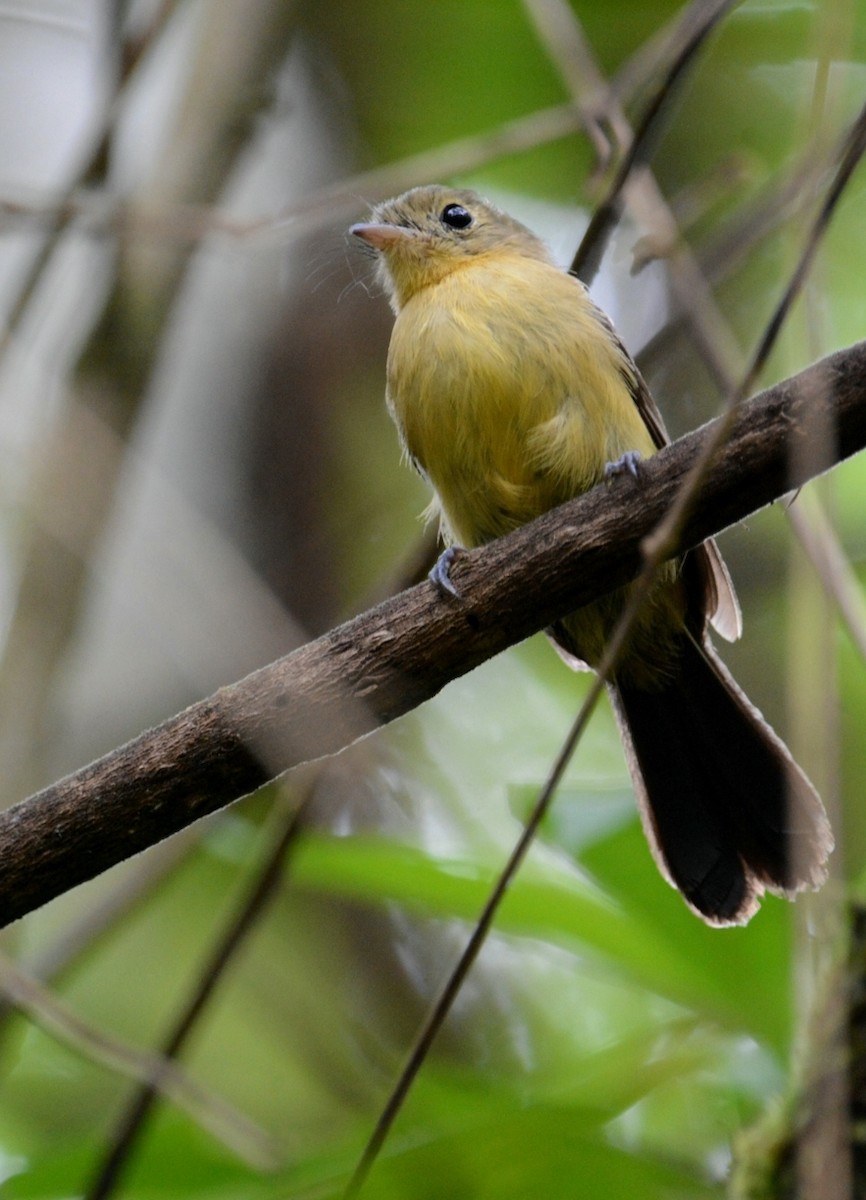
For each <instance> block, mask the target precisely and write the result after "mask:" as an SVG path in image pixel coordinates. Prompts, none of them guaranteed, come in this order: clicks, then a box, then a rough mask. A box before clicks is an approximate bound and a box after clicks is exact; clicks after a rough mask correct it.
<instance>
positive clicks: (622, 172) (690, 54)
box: [569, 0, 736, 284]
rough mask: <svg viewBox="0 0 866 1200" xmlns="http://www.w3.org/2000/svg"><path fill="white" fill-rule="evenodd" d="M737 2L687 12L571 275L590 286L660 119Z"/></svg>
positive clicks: (724, 0)
mask: <svg viewBox="0 0 866 1200" xmlns="http://www.w3.org/2000/svg"><path fill="white" fill-rule="evenodd" d="M734 3H736V0H698V2H697V3H695V4H692V5H690V6H689V8H688V9H687V11H686V15H685V17H684V19H683V23H682V27H681V30H680V32H681V33H682V32H683V31H685V30H688V34H687V36H686V38H685V41H684V43H683V46H682V48H681V49H680V50H679V52H678V54H677V55H676V57H675V58H674V61H673V62H672V63H671V64H670V66H669V68H668V70H667V71H665V72H664V75H663V78H662V80H661V82H660V83H659V85H658V87H657V88H656V90H655V92H654V94H653V95H652V97H651V98H650V101H649V103H648V104H647V106H646V110H645V112H644V115H643V119H642V120H641V123H640V126H639V127H638V129H637V130H636V132H635V136H634V140H633V141H632V143H631V145H630V146H629V148H628V150H627V152H626V154H625V155H624V156H623V159H622V161H621V162H620V164H619V166H618V168H617V171H616V175H615V176H614V179H613V182H612V183H611V186H610V190H609V192H608V195H607V197H606V198H605V199H604V201H603V202H602V203H601V204H600V205H599V206H598V208H597V209H596V210H595V212H594V213H593V214H592V220H591V221H590V223H589V225H588V226H587V229H586V233H585V234H584V235H583V238H582V240H581V243H580V245H579V246H578V248H577V252H576V254H575V256H574V259H573V260H572V263H571V266H570V267H569V271H570V273H571V274H572V275H576V276H577V278H578V279H582V280H583V282H584V283H586V284H589V283H591V282H592V280H593V279H594V278H595V275H596V272H597V271H598V268H599V264H600V263H601V258H602V255H603V254H604V249H605V246H606V245H607V243H608V240H609V238H610V235H611V233H613V230H614V228H615V227H616V225H617V224H618V223H619V219H620V217H621V216H622V209H623V205H624V203H625V197H624V189H625V186H626V183H627V182H628V181H629V179H630V177H631V175H632V174H633V172H634V171H635V169H636V168H637V167H639V166H641V165H642V164H643V163H645V162H647V161H648V159H649V157H650V155H651V154H652V151H653V150H654V148H655V143H656V140H657V138H658V136H659V133H660V126H661V118H662V117H664V116H665V115H666V111H667V107H668V105H669V104H670V102H671V101H672V100H673V98H674V96H675V95H676V92H677V85H678V84H679V83H681V82H682V81H683V79H684V78H685V73H686V69H687V68H688V67H689V66H690V65H691V63H692V59H693V58H694V56H695V54H697V52H698V51H699V50H700V49H701V47H702V46H703V44H704V42H705V41H706V39H707V38H708V37H709V35H710V34H711V33H712V31H713V30H714V29H715V28H716V26H717V25H718V23H719V22H720V21H721V20H722V18H723V17H724V16H725V15H726V14H727V12H728V10H729V9H730V8H732V7H733V5H734Z"/></svg>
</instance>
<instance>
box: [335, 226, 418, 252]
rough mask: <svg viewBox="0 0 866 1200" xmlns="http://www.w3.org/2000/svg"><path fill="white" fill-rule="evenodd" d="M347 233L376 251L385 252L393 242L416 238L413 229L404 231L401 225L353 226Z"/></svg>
mask: <svg viewBox="0 0 866 1200" xmlns="http://www.w3.org/2000/svg"><path fill="white" fill-rule="evenodd" d="M349 233H351V234H354V236H355V237H359V238H360V239H361V241H362V242H367V243H368V245H370V246H373V247H374V249H376V250H386V249H387V248H388V247H389V246H393V245H394V243H395V242H402V241H404V239H406V238H412V237H415V236H416V231H415V230H414V229H406V228H405V227H404V226H402V225H373V224H371V225H363V224H362V225H353V226H352V227H351V228H350V230H349Z"/></svg>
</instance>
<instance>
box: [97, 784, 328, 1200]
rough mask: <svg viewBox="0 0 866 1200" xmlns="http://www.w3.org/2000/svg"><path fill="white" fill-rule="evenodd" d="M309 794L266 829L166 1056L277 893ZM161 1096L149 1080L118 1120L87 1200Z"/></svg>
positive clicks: (104, 1190) (116, 1174)
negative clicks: (260, 853) (263, 845)
mask: <svg viewBox="0 0 866 1200" xmlns="http://www.w3.org/2000/svg"><path fill="white" fill-rule="evenodd" d="M309 795H310V791H309V789H307V790H305V791H304V793H303V794H302V795H301V797H300V799H297V798H296V797H294V796H293V797H292V800H291V802H290V803H289V804H288V805H280V806H279V808H278V811H277V813H276V815H275V817H274V819H273V820H272V821H271V823H270V826H271V827H269V828H268V830H267V831H266V840H267V843H268V847H267V851H266V853H265V855H264V857H263V859H262V862H261V864H260V865H259V867H258V870H257V871H256V874H255V877H254V879H253V881H252V884H251V886H250V887H249V889H248V891H247V895H246V896H245V897H244V898H243V899H242V900H241V902H240V903H239V904H238V906H237V910H236V912H235V913H234V914H233V916H232V918H231V919H230V921H229V922H228V925H227V926H226V928H225V929H224V930H223V931H222V933H221V934H220V936H219V937H218V938H217V940H216V942H215V943H214V945H213V948H212V950H211V954H210V956H209V958H208V960H207V962H206V963H205V965H204V967H203V969H202V971H201V972H200V974H199V977H198V979H197V980H196V982H195V984H194V986H193V988H192V990H191V992H190V994H189V997H188V999H187V1002H186V1004H185V1005H184V1006H183V1008H182V1009H181V1011H180V1013H179V1014H178V1016H177V1019H176V1020H175V1023H174V1026H173V1028H172V1029H171V1031H170V1033H169V1034H168V1036H167V1037H166V1039H165V1041H164V1043H163V1045H162V1047H161V1050H160V1056H161V1059H162V1060H166V1061H173V1060H174V1059H176V1058H177V1057H178V1055H179V1054H180V1052H181V1050H182V1049H183V1046H184V1044H185V1042H186V1040H187V1038H188V1037H189V1035H190V1033H191V1032H192V1030H193V1029H194V1027H195V1025H196V1023H197V1022H198V1019H199V1017H200V1016H201V1014H202V1012H203V1011H204V1008H205V1005H206V1004H207V1002H208V1001H209V1000H210V999H211V997H212V996H213V994H214V991H215V990H216V987H217V984H218V983H219V982H220V981H221V980H222V978H223V976H224V975H225V972H226V970H227V969H228V967H229V966H230V965H231V963H232V962H233V961H234V959H235V957H236V955H237V952H238V950H239V949H240V948H241V946H242V945H243V943H244V941H245V940H246V938H247V937H248V935H249V934H250V932H251V931H252V929H253V927H254V926H255V924H256V922H257V921H258V919H259V918H260V917H261V915H262V913H263V911H264V909H265V907H266V905H267V904H268V902H269V901H270V900H271V899H272V897H273V896H274V893H275V892H276V889H277V887H278V886H279V884H280V882H281V880H282V877H283V873H284V871H285V865H286V861H285V860H286V854H287V852H288V850H289V847H290V846H291V845H292V844H293V843H294V842H295V840H296V839H297V836H298V834H299V832H300V829H301V817H302V815H303V811H304V808H305V806H306V803H307V801H308V799H309ZM158 1098H159V1095H158V1092H157V1091H156V1089H155V1088H154V1087H153V1086H152V1085H151V1084H150V1083H149V1082H148V1081H146V1082H145V1083H144V1085H143V1086H142V1087H141V1088H140V1089H139V1090H138V1092H137V1093H136V1094H135V1095H134V1096H133V1097H132V1099H131V1101H130V1103H129V1105H128V1107H127V1109H126V1111H125V1113H124V1114H123V1116H122V1117H121V1119H120V1121H119V1122H118V1125H117V1128H116V1130H115V1132H114V1134H113V1136H112V1138H111V1142H110V1144H109V1147H108V1150H107V1153H106V1154H105V1157H104V1158H103V1160H102V1162H101V1163H100V1164H99V1166H98V1167H97V1169H96V1172H95V1174H94V1177H93V1180H92V1182H91V1184H90V1186H89V1187H88V1188H87V1190H86V1192H85V1193H84V1195H85V1198H86V1200H106V1197H108V1196H110V1195H112V1194H113V1193H114V1192H115V1191H116V1189H117V1186H118V1184H119V1183H120V1180H121V1177H122V1175H123V1172H124V1169H125V1167H126V1166H127V1165H128V1163H129V1159H130V1156H131V1154H132V1152H133V1150H134V1149H135V1146H136V1144H137V1142H138V1140H139V1138H140V1136H141V1133H142V1130H143V1127H144V1125H145V1122H146V1121H147V1118H148V1116H149V1115H150V1112H151V1110H152V1109H153V1107H154V1105H155V1103H156V1101H157V1099H158Z"/></svg>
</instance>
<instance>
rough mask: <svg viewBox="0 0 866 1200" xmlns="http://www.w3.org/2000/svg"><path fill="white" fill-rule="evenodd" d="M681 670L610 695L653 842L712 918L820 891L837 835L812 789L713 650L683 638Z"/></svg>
mask: <svg viewBox="0 0 866 1200" xmlns="http://www.w3.org/2000/svg"><path fill="white" fill-rule="evenodd" d="M677 667H678V669H677V673H676V675H675V676H674V677H673V678H671V679H670V680H669V681H667V682H665V683H664V684H663V685H662V686H661V687H659V688H657V689H653V690H644V689H639V688H636V687H634V686H633V685H629V684H628V683H627V682H625V681H619V680H618V681H617V682H616V683H615V684H614V685H613V686H612V687H611V694H612V699H613V702H614V708H615V710H616V713H617V717H618V720H619V723H620V728H621V731H622V735H623V741H624V742H625V745H626V749H627V752H628V755H629V764H630V767H631V771H632V776H633V779H634V783H635V789H636V791H637V794H638V799H639V801H640V805H641V812H642V817H643V822H644V828H645V829H646V833H647V837H648V839H649V842H650V846H651V847H652V849H653V853H654V855H655V857H656V860H657V861H658V863H659V866H660V868H661V870H662V872H663V874H664V875H665V876H666V877H667V878H668V879H669V880H670V882H671V883H672V884H674V886H675V887H677V888H679V889H680V891H681V892H682V893H683V895H684V897H685V899H686V900H687V902H688V903H689V904H690V905H691V906H692V908H694V909H695V910H696V911H697V912H698V913H699V914H700V915H701V916H702V917H703V918H704V919H705V920H706V921H708V922H710V923H712V924H716V925H732V924H743V923H745V922H746V921H748V919H749V918H750V917H751V916H752V915H753V913H754V912H755V910H756V909H757V908H758V906H759V903H760V899H761V896H762V895H763V893H764V891H765V890H769V891H773V892H778V893H781V894H783V895H786V896H793V895H794V894H795V893H796V892H798V891H801V890H802V889H803V888H807V887H811V888H815V887H819V886H820V884H821V883H822V882H823V881H824V879H825V878H826V866H825V863H826V859H827V857H828V855H829V853H830V851H831V850H832V848H833V837H832V834H831V832H830V826H829V823H828V821H827V817H826V815H825V813H824V809H823V806H822V804H821V801H820V799H819V798H818V795H817V793H816V792H815V789H814V788H813V787H812V784H811V783H810V782H809V780H808V779H807V778H806V776H805V775H804V774H803V772H802V771H801V770H800V768H799V767H798V766H797V764H796V763H795V762H794V760H793V758H792V757H791V755H790V753H789V752H788V750H787V748H786V746H785V745H784V743H783V742H782V741H781V740H780V739H779V738H778V737H777V736H776V734H775V733H774V732H773V730H772V729H771V728H770V726H769V725H768V724H767V722H766V721H765V720H764V719H763V717H762V716H761V714H760V713H759V712H758V710H757V709H756V708H754V707H753V706H752V705H751V704H750V702H749V701H748V699H747V698H746V696H745V695H744V694H743V692H742V691H741V690H740V689H739V688H738V687H737V685H736V683H735V682H734V680H733V679H732V678H731V676H730V674H729V673H728V671H727V670H726V668H725V667H724V666H723V664H722V663H721V662H720V660H719V659H718V658H717V656H716V654H715V652H714V650H713V649H712V647H711V646H710V645H709V643H706V644H704V645H703V646H699V645H698V644H697V643H696V642H695V641H693V640H692V639H691V637H690V636H689V635H688V634H684V636H683V640H682V644H681V653H680V655H679V657H678V661H677Z"/></svg>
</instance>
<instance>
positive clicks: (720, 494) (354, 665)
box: [0, 342, 866, 924]
mask: <svg viewBox="0 0 866 1200" xmlns="http://www.w3.org/2000/svg"><path fill="white" fill-rule="evenodd" d="M816 411H821V412H823V413H824V416H825V419H826V421H827V423H828V425H829V427H831V428H834V429H835V430H836V439H837V440H836V456H835V457H836V461H839V460H841V459H843V458H847V457H848V456H849V455H851V454H854V453H856V452H857V451H858V450H860V449H862V448H863V447H864V445H866V343H862V342H861V343H858V344H857V345H856V346H854V347H852V348H850V349H848V350H843V351H839V352H838V353H836V354H834V355H831V356H829V357H828V358H826V359H823V360H822V361H821V362H819V363H817V364H815V365H814V366H812V367H809V368H808V369H807V370H806V371H804V372H802V373H801V374H800V375H798V376H796V377H794V378H793V379H791V380H788V381H786V382H784V383H781V384H778V385H777V386H775V387H773V388H771V389H769V390H768V391H767V392H765V393H763V394H762V395H760V396H758V397H756V398H754V399H753V400H751V401H749V402H748V403H746V404H744V405H743V406H742V408H741V409H740V410H739V412H738V414H737V417H736V420H735V422H734V425H733V430H732V433H731V436H730V440H729V441H728V442H727V444H726V445H725V446H724V448H723V449H722V450H721V451H720V452H719V453H718V456H717V458H716V459H715V461H714V462H713V464H712V466H711V468H710V469H709V471H708V472H707V476H706V479H705V482H704V485H703V487H702V489H701V493H700V495H699V496H698V497H697V499H696V500H695V501H694V503H693V505H692V506H691V508H690V511H689V512H688V513H687V514H686V517H685V520H684V522H683V525H682V527H681V529H680V531H679V540H678V547H679V548H682V549H685V548H687V547H690V546H694V545H696V544H698V543H699V542H701V541H703V540H704V539H705V538H707V537H709V536H711V535H713V534H715V533H718V532H719V531H720V530H722V529H724V528H726V527H727V526H729V525H731V524H733V523H735V522H737V521H739V520H742V519H743V518H744V517H746V516H748V515H749V514H750V513H752V512H754V511H755V510H756V509H758V508H761V507H763V506H764V505H766V504H769V503H771V502H772V501H773V500H776V499H778V498H779V497H781V496H782V495H784V494H785V493H786V492H787V491H789V490H790V489H791V488H792V487H797V486H799V485H800V484H802V483H804V482H806V480H807V479H808V478H810V477H811V475H812V474H814V473H815V471H814V468H811V467H810V466H808V465H806V466H804V465H802V464H803V462H804V456H802V455H798V454H797V453H796V448H797V442H798V440H799V439H802V438H803V437H804V436H806V435H805V432H804V431H805V430H806V429H807V428H808V422H807V421H806V420H805V416H806V414H807V413H808V414H809V417H810V419H811V418H812V416H813V415H814V413H815V412H816ZM715 424H716V422H711V423H710V424H709V425H708V426H705V427H704V428H703V429H701V430H698V431H697V432H695V433H692V434H689V435H688V436H687V437H684V438H681V439H680V440H679V441H678V442H676V443H674V444H673V445H672V446H669V447H666V448H665V449H664V450H662V451H661V452H660V453H659V454H658V455H656V456H654V457H653V458H652V459H650V460H648V461H647V462H646V463H645V464H644V465H643V467H642V470H641V477H640V479H639V480H638V481H636V482H632V481H629V480H626V479H620V480H616V481H615V482H614V483H613V484H612V485H606V486H602V487H598V488H595V489H594V490H593V491H592V492H590V493H588V494H587V495H585V496H582V497H580V498H579V499H577V500H574V501H571V502H570V503H569V504H566V505H563V506H562V507H561V508H559V509H556V510H554V511H552V512H550V513H547V514H545V515H544V516H543V517H541V518H539V519H538V520H537V521H534V522H533V523H532V524H530V525H526V526H524V527H522V528H521V529H518V530H516V531H515V532H514V533H513V534H511V535H509V536H508V537H507V538H502V539H500V540H499V541H496V542H493V543H491V544H490V545H489V546H486V547H484V548H482V549H480V550H474V551H471V552H467V553H465V554H462V555H460V556H459V558H458V561H457V563H456V564H455V570H454V578H455V581H456V583H457V586H458V587H459V588H460V590H461V593H462V596H463V599H462V600H461V601H459V602H454V601H451V600H446V599H443V598H442V597H441V596H440V595H439V593H438V592H437V591H436V589H435V588H434V587H433V585H432V584H428V583H424V584H420V585H419V586H417V587H415V588H412V589H411V590H409V591H407V592H403V593H401V594H400V595H399V596H396V597H394V598H393V599H391V600H388V601H386V602H385V603H384V604H381V605H378V606H377V607H376V608H374V609H371V610H370V611H368V612H366V613H363V614H362V615H361V616H359V617H356V618H355V619H354V620H352V621H349V622H347V623H346V624H344V625H341V626H339V627H338V628H337V629H334V630H332V631H331V632H329V633H327V634H325V635H324V636H323V637H320V638H318V639H317V640H316V641H314V642H310V643H308V644H307V645H306V646H303V647H301V648H300V649H298V650H296V651H295V652H294V653H292V654H290V655H288V656H286V657H285V658H283V659H280V660H279V661H278V662H276V663H272V664H271V665H270V666H267V667H264V668H262V669H261V670H259V671H256V672H254V673H253V674H252V675H249V676H247V678H246V679H243V680H241V681H240V682H239V683H236V684H234V685H232V686H231V687H226V688H223V689H221V690H220V691H219V692H217V693H216V694H215V695H214V696H212V697H210V698H209V699H207V700H203V701H201V702H200V703H198V704H195V705H193V706H192V707H191V708H188V709H186V710H185V711H184V712H182V713H180V714H179V715H178V716H176V717H173V718H171V719H170V720H168V721H166V722H164V723H163V724H162V725H160V726H158V727H157V728H156V729H153V730H150V731H149V732H147V733H144V734H142V735H141V736H140V737H138V738H136V739H135V740H134V741H132V742H129V743H128V744H127V745H126V746H123V747H121V748H120V749H119V750H116V751H114V752H112V753H111V754H108V755H106V756H105V757H104V758H101V759H99V760H98V761H96V762H95V763H92V764H91V765H90V766H88V767H85V768H83V769H82V770H81V771H78V772H76V773H75V774H73V775H70V776H69V777H67V778H66V779H64V780H62V781H61V782H59V783H57V784H54V785H53V786H51V787H48V788H45V789H44V790H43V791H42V792H40V793H38V794H37V795H35V796H33V797H31V798H30V799H29V800H26V801H23V802H22V803H20V804H18V805H16V806H15V807H14V808H11V809H8V810H7V811H6V812H5V813H3V814H0V861H2V862H3V875H2V879H0V923H2V924H6V923H8V922H10V921H13V920H15V919H17V918H18V917H21V916H23V915H24V914H25V913H27V912H30V911H32V910H33V909H34V908H38V907H39V906H40V905H42V904H45V903H46V902H47V901H49V900H51V899H53V898H54V897H55V896H58V895H60V894H61V893H62V892H64V891H66V890H68V889H69V888H71V887H74V886H75V885H76V884H79V883H82V882H84V881H85V880H87V879H90V878H92V877H93V876H95V875H97V874H99V873H100V872H102V871H104V870H106V869H107V868H108V867H111V866H113V865H115V864H116V863H118V862H121V861H122V860H123V859H125V858H128V857H129V856H130V855H132V854H135V853H138V852H139V851H141V850H143V849H145V848H146V847H147V846H150V845H153V844H154V843H156V842H158V841H160V840H161V839H162V838H165V837H168V836H169V835H170V834H172V833H175V832H176V831H177V830H179V829H182V828H184V827H185V826H187V825H189V824H191V823H192V822H193V821H195V820H197V819H198V818H200V817H203V816H205V815H207V814H208V813H211V812H214V811H215V810H216V809H219V808H221V807H223V806H224V805H226V804H229V803H231V801H233V800H235V799H237V798H238V797H240V796H242V795H245V794H247V793H249V792H251V791H253V790H255V789H256V788H258V787H260V786H261V785H262V784H263V783H265V782H266V781H267V780H268V779H271V778H273V777H275V776H276V775H278V774H280V773H282V772H283V771H286V770H288V769H290V768H292V767H294V766H297V765H298V764H300V763H302V762H305V761H308V760H310V759H313V758H317V757H321V756H323V755H328V754H333V753H336V752H337V751H339V750H341V749H343V748H344V747H345V746H348V745H349V744H350V743H351V742H353V741H354V740H355V739H357V738H359V737H362V736H363V735H364V734H366V733H369V732H371V731H372V730H374V729H376V728H378V727H379V726H380V725H383V724H386V723H387V722H389V721H392V720H394V719H395V718H396V717H399V716H401V715H403V714H404V713H406V712H408V711H409V710H410V709H412V708H414V707H416V706H417V705H419V704H421V703H423V701H425V700H428V699H430V697H432V696H434V695H436V693H437V692H439V691H440V690H441V689H442V688H443V687H444V686H445V684H446V683H449V682H450V681H451V680H452V679H455V678H457V677H458V676H460V675H462V674H465V673H466V672H467V671H470V670H472V669H473V668H474V667H476V666H478V665H479V664H480V663H482V662H484V661H486V660H487V659H488V658H492V657H493V655H495V654H498V653H499V652H500V651H502V650H504V649H506V648H507V647H508V646H511V645H514V644H515V643H516V642H519V641H521V640H523V639H524V638H526V637H528V636H529V635H530V634H532V633H534V632H536V631H537V630H539V629H542V628H544V627H545V626H547V625H549V624H550V623H551V622H552V621H554V620H556V619H557V618H559V617H562V616H563V615H565V614H566V613H568V612H569V611H572V610H573V609H575V608H578V607H580V606H581V605H584V604H587V603H589V602H590V601H592V600H594V599H596V598H597V597H598V596H600V595H603V594H604V593H606V592H609V591H611V590H612V589H614V588H616V587H619V586H621V585H622V584H623V583H625V582H627V581H628V580H629V579H632V578H634V577H635V576H636V575H637V574H638V573H639V571H640V569H641V566H642V550H641V543H642V539H643V538H644V537H645V536H646V535H647V534H648V533H650V531H651V530H653V529H654V528H655V527H656V526H657V525H658V523H659V521H660V520H661V519H662V517H663V516H664V514H665V513H666V511H667V510H668V508H669V506H670V504H671V502H672V500H673V498H674V496H676V494H677V492H678V490H679V488H680V486H681V484H682V481H683V479H684V478H685V477H686V475H687V474H688V472H689V470H690V468H691V467H692V465H693V464H694V462H695V460H696V459H697V457H698V456H699V454H700V451H701V447H702V446H703V444H704V442H705V441H706V440H707V438H711V437H712V436H713V430H714V425H715ZM792 464H797V466H796V468H792Z"/></svg>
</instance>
